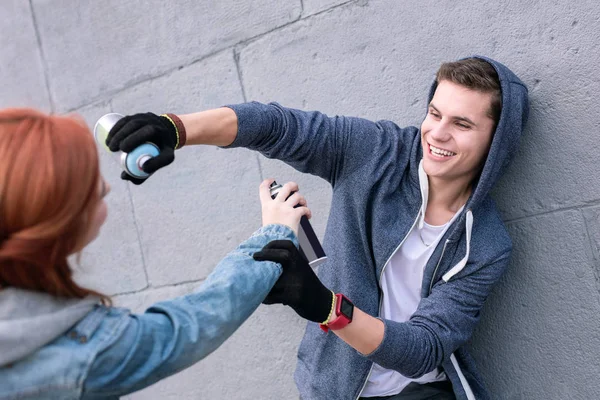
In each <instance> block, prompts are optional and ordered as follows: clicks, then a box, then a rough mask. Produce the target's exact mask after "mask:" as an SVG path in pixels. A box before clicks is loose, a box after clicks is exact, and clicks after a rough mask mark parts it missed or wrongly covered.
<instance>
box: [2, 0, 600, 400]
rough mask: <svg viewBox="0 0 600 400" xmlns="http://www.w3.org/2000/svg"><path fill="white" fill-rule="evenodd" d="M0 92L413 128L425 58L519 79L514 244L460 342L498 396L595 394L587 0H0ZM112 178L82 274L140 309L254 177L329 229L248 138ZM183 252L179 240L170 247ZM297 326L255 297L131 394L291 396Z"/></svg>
mask: <svg viewBox="0 0 600 400" xmlns="http://www.w3.org/2000/svg"><path fill="white" fill-rule="evenodd" d="M0 29H1V35H0V48H1V49H2V51H1V52H0V77H1V79H0V107H8V106H33V107H37V108H41V109H43V110H46V111H53V112H57V113H67V112H72V111H75V112H77V113H79V114H81V115H83V116H84V117H85V118H86V120H87V121H88V123H89V124H93V123H94V122H95V120H96V119H97V118H98V117H100V116H101V115H102V114H103V113H106V112H110V111H114V112H121V113H124V114H131V113H134V112H145V111H153V112H157V113H163V112H174V113H187V112H193V111H199V110H204V109H207V108H212V107H218V106H221V105H224V104H228V103H237V102H244V101H250V100H259V101H278V102H279V103H281V104H283V105H286V106H290V107H297V108H302V109H307V110H311V109H317V110H320V111H323V112H326V113H329V114H331V115H335V114H339V115H353V116H361V117H366V118H370V119H382V118H385V119H391V120H393V121H395V122H396V123H398V124H399V125H401V126H403V125H418V124H419V123H420V122H421V120H422V118H423V116H424V113H425V105H426V96H427V91H428V88H429V85H430V83H431V81H432V79H433V76H434V74H435V71H436V69H437V67H438V66H439V64H440V63H441V62H443V61H450V60H454V59H456V58H460V57H463V56H467V55H471V54H483V55H487V56H490V57H493V58H496V59H498V60H500V61H501V62H503V63H504V64H506V65H508V66H509V67H510V68H511V69H513V70H514V71H515V72H516V73H517V74H518V75H519V76H520V77H521V78H522V79H523V81H524V82H525V83H526V84H527V85H528V86H529V89H530V97H531V114H530V120H529V124H528V128H527V130H526V132H525V134H524V137H523V139H522V142H521V149H520V152H519V154H518V156H517V158H516V159H515V161H514V163H513V164H512V166H511V167H510V168H509V170H508V173H507V174H506V176H505V177H504V178H503V179H502V181H501V182H500V183H499V184H498V185H497V188H496V189H495V193H494V195H495V198H496V199H497V202H498V205H499V207H500V210H501V212H502V215H503V218H504V219H505V221H506V223H507V226H508V228H509V230H510V232H511V235H512V238H513V240H514V245H515V251H514V253H513V257H512V262H511V265H510V268H509V271H508V272H507V274H506V275H505V276H504V277H503V278H502V280H501V282H500V283H499V285H498V286H497V287H496V289H495V290H494V292H493V294H492V295H491V296H490V298H489V299H488V302H487V304H486V306H485V308H484V311H483V315H482V322H481V324H480V326H479V327H478V329H477V331H476V333H475V337H474V338H473V340H472V342H471V343H470V346H471V347H472V348H473V351H474V355H475V357H476V360H477V362H478V364H479V365H480V367H481V371H482V373H483V375H484V377H485V382H486V383H487V385H488V386H489V388H490V390H491V391H492V393H493V397H494V398H495V399H599V398H600V383H599V377H600V179H598V176H599V175H600V162H598V149H599V148H600V147H599V145H598V137H599V135H600V122H599V121H600V120H599V119H598V110H599V109H600V100H599V96H598V93H600V79H598V73H599V72H600V70H599V68H598V64H599V63H600V3H598V1H597V0H582V1H578V2H573V1H560V0H554V1H540V0H537V1H529V2H517V1H509V0H499V1H476V0H467V1H453V0H452V1H451V0H438V1H432V0H425V1H421V2H406V1H392V0H387V1H386V0H370V1H366V0H354V1H344V0H285V1H281V0H254V1H249V0H245V1H240V0H238V1H234V0H219V1H217V0H210V1H198V0H180V1H159V0H138V1H117V0H105V1H76V0H60V1H57V0H53V1H51V0H29V1H27V0H2V1H1V2H0ZM176 157H177V158H176V161H175V164H174V165H173V166H171V167H169V168H167V169H165V170H162V171H160V172H159V173H157V174H156V175H155V176H153V177H152V178H151V179H150V180H149V181H148V182H147V183H145V184H144V185H142V186H139V187H137V186H132V185H129V184H125V183H124V182H122V181H120V179H119V177H118V176H119V169H118V167H117V166H116V165H115V163H114V162H112V160H111V158H110V157H108V156H105V155H103V156H102V170H103V173H104V175H105V177H106V178H107V180H108V181H109V182H110V183H111V184H112V188H113V189H112V193H111V194H110V196H109V198H108V202H109V212H110V217H109V220H108V222H107V224H106V226H105V227H104V229H103V232H102V235H101V237H100V238H99V239H98V240H97V241H96V242H95V243H94V244H93V245H92V246H91V247H90V248H89V249H87V250H86V251H85V253H84V256H83V259H82V262H81V265H80V266H78V267H77V276H78V279H79V280H80V282H81V283H83V284H86V285H89V286H91V287H93V288H95V289H98V290H101V291H104V292H105V293H107V294H110V295H113V296H114V298H115V301H116V303H117V304H119V305H123V306H127V307H131V308H132V309H134V310H136V311H143V310H144V307H147V306H149V305H150V304H152V303H153V302H155V301H157V300H160V299H167V298H170V297H173V296H177V295H181V294H184V293H187V292H189V291H190V290H192V289H193V288H195V287H197V286H198V285H199V284H200V283H201V282H202V280H203V279H204V278H205V277H206V276H207V274H209V273H210V271H211V270H212V268H213V267H214V266H215V265H216V263H217V262H218V261H219V260H220V259H221V258H222V257H223V256H224V255H225V254H226V253H227V252H228V251H230V250H232V249H233V248H234V247H235V246H236V245H237V244H238V243H239V242H240V241H242V240H244V239H245V238H246V237H248V236H249V235H250V234H251V233H252V232H253V231H254V230H255V229H256V228H258V227H259V226H260V204H259V201H258V184H259V183H260V181H261V180H262V179H263V178H266V177H276V178H277V180H279V181H282V182H283V181H289V180H296V181H297V182H298V183H299V184H300V187H301V189H302V191H303V192H304V194H305V195H306V197H307V198H308V201H309V205H310V206H311V208H312V210H313V221H314V226H315V228H316V230H317V231H318V233H319V235H322V234H323V232H324V229H325V225H326V221H327V216H328V211H329V204H330V197H331V191H330V189H329V187H328V185H327V184H326V183H325V182H323V181H321V180H319V179H317V178H315V177H312V176H305V175H302V174H299V173H297V172H294V171H293V170H292V169H291V168H289V167H287V166H285V165H283V164H282V163H280V162H274V161H271V160H267V159H265V158H263V157H262V156H260V155H258V154H256V153H252V152H250V151H247V150H223V149H218V148H210V147H196V148H185V149H183V150H181V151H178V153H177V155H176ZM180 249H183V251H179V250H180ZM303 327H304V323H303V322H302V321H301V320H300V318H298V317H297V316H296V315H295V314H294V313H293V312H292V311H291V310H289V309H287V308H284V307H282V306H261V307H260V308H259V310H258V311H257V312H256V313H255V314H254V315H253V316H252V317H251V318H250V320H249V321H248V322H247V323H246V324H245V325H244V326H243V327H242V328H241V329H240V330H239V331H238V332H237V333H236V334H235V335H234V336H233V337H232V338H231V339H230V340H229V341H227V342H226V343H225V345H223V346H222V347H221V348H220V349H218V350H217V351H216V352H215V353H213V354H212V355H210V356H209V357H208V358H207V359H205V360H203V361H202V362H200V363H199V364H197V365H195V366H193V367H192V368H190V369H188V370H186V371H184V372H182V373H180V374H178V375H175V376H173V377H171V378H168V379H166V380H164V381H162V382H160V383H158V384H156V385H154V386H152V387H150V388H147V389H145V390H142V391H141V392H138V393H135V394H132V395H131V396H129V397H130V398H131V399H135V400H138V399H214V398H219V399H229V398H231V399H295V398H297V391H296V388H295V385H294V382H293V378H292V374H293V370H294V367H295V360H296V358H295V352H296V348H297V346H298V343H299V341H300V339H301V336H302V333H303Z"/></svg>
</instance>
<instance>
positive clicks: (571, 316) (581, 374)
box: [473, 211, 600, 400]
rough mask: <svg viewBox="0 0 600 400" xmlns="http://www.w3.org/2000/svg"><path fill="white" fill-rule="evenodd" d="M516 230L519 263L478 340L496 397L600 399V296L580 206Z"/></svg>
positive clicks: (486, 314) (489, 308)
mask: <svg viewBox="0 0 600 400" xmlns="http://www.w3.org/2000/svg"><path fill="white" fill-rule="evenodd" d="M509 230H510V233H511V236H512V238H513V241H514V253H513V256H512V262H511V265H510V268H509V270H508V272H507V274H506V275H505V276H504V277H503V278H502V279H501V281H500V283H499V284H498V285H497V287H496V288H495V290H494V291H493V293H492V295H491V296H490V298H489V299H488V302H487V304H486V306H485V307H484V311H483V315H482V321H481V323H480V325H479V327H478V329H477V332H476V334H475V337H474V340H473V349H474V354H475V358H476V360H477V362H478V365H479V366H480V368H481V372H482V374H483V376H484V377H485V381H486V383H487V385H488V386H489V388H490V389H491V391H492V398H495V399H540V400H542V399H556V400H559V399H566V398H582V399H595V398H599V396H600V388H599V387H598V385H595V384H592V382H595V381H596V377H597V376H598V374H600V362H599V359H598V357H597V354H598V353H597V349H598V348H599V346H600V334H599V332H600V320H599V319H598V318H597V316H598V313H600V303H599V301H598V293H597V292H596V290H595V276H594V271H593V266H592V265H591V262H590V260H589V258H588V257H587V255H586V247H587V245H588V244H587V237H586V233H585V226H584V220H583V217H582V215H581V213H580V212H578V211H567V212H557V213H552V214H549V215H545V216H540V217H535V218H529V219H526V220H523V221H520V222H515V223H512V224H510V225H509ZM581 365H585V366H586V367H585V368H580V367H579V366H581Z"/></svg>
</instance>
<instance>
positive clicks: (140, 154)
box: [94, 113, 160, 179]
mask: <svg viewBox="0 0 600 400" xmlns="http://www.w3.org/2000/svg"><path fill="white" fill-rule="evenodd" d="M121 118H123V115H121V114H117V113H110V114H106V115H104V116H102V117H101V118H100V119H99V120H98V122H96V126H94V138H95V139H96V142H98V144H100V146H102V147H103V148H104V149H106V151H108V152H109V153H110V154H111V155H113V157H114V158H115V159H116V160H117V162H118V163H119V165H120V166H121V168H122V169H123V171H125V172H127V173H128V174H129V175H131V176H133V177H134V178H139V179H145V178H147V177H149V176H150V174H149V173H147V172H145V171H144V170H143V169H142V166H143V165H144V163H145V162H146V161H148V160H149V159H151V158H152V157H156V156H157V155H158V154H159V153H160V150H159V149H158V147H157V146H156V145H155V144H153V143H144V144H142V145H140V146H138V147H136V148H135V149H133V150H132V151H131V152H129V153H124V152H122V151H118V152H114V153H113V152H111V151H110V149H109V148H108V147H106V138H107V136H108V133H109V132H110V130H111V129H112V127H113V126H115V124H116V123H117V121H118V120H120V119H121Z"/></svg>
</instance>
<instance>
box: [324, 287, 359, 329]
mask: <svg viewBox="0 0 600 400" xmlns="http://www.w3.org/2000/svg"><path fill="white" fill-rule="evenodd" d="M335 298H336V302H335V315H336V317H335V318H334V319H332V320H331V321H329V323H328V324H327V325H325V324H320V326H321V329H323V331H325V332H329V330H330V329H331V330H333V331H335V330H338V329H342V328H343V327H345V326H346V325H348V324H349V323H350V322H352V314H354V304H352V302H351V301H350V300H349V299H348V298H347V297H346V296H344V295H343V294H341V293H338V294H336V295H335Z"/></svg>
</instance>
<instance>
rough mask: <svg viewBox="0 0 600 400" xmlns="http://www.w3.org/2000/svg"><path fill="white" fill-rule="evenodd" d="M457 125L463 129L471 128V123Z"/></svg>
mask: <svg viewBox="0 0 600 400" xmlns="http://www.w3.org/2000/svg"><path fill="white" fill-rule="evenodd" d="M456 125H458V127H459V128H461V129H469V128H470V126H469V125H465V124H456Z"/></svg>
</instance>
